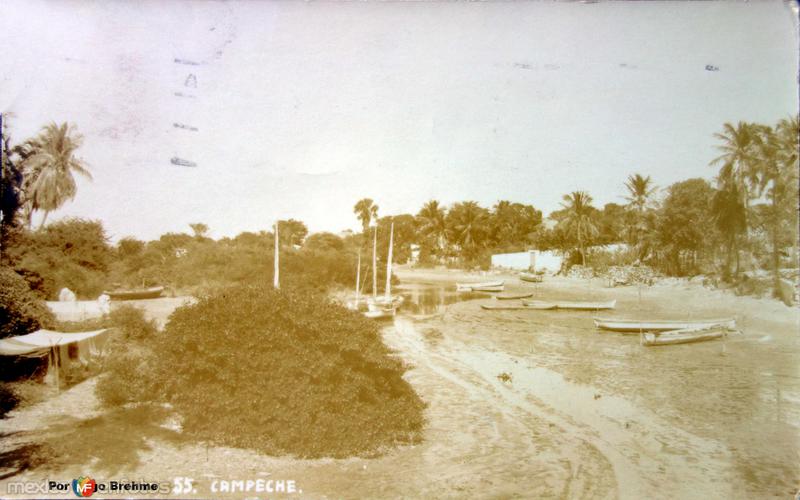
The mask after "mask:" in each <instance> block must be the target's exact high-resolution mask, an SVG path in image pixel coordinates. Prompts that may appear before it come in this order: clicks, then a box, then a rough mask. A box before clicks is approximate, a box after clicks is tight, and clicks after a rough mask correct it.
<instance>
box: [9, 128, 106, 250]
mask: <svg viewBox="0 0 800 500" xmlns="http://www.w3.org/2000/svg"><path fill="white" fill-rule="evenodd" d="M2 125H3V133H2V136H3V141H2V144H0V148H2V154H0V158H1V159H2V162H1V164H0V168H2V182H0V199H2V212H0V245H1V248H2V249H6V248H7V247H8V246H10V244H11V241H10V240H11V238H12V237H13V233H14V232H15V231H16V230H17V229H18V227H19V226H20V224H21V223H24V224H25V225H26V226H27V227H28V228H30V226H31V223H32V218H33V214H34V213H35V212H43V213H44V216H43V217H42V221H41V224H40V226H39V227H43V226H44V224H45V222H46V220H47V215H48V214H49V213H50V212H52V211H53V210H56V209H58V208H59V207H61V206H62V205H63V204H64V203H65V202H67V201H68V200H71V199H72V198H74V197H75V194H76V193H77V185H76V182H75V177H74V175H73V174H75V173H77V174H79V175H81V176H83V177H85V178H87V179H91V178H92V175H91V174H90V173H89V170H88V168H87V166H86V164H85V163H84V161H83V160H82V159H80V158H79V157H78V156H76V154H75V153H76V150H77V149H78V148H79V147H80V146H81V144H82V143H83V136H81V135H80V134H79V133H78V132H77V131H76V129H75V127H74V126H70V125H68V124H67V123H62V124H61V125H57V124H55V123H51V124H49V125H47V126H45V127H43V128H42V130H41V132H40V133H39V134H38V135H37V136H35V137H32V138H30V139H27V140H25V141H23V142H22V143H19V144H13V143H12V140H11V136H10V135H9V134H8V130H7V128H6V126H7V122H3V124H2ZM3 253H5V252H3Z"/></svg>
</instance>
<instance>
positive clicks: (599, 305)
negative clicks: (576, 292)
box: [522, 300, 617, 311]
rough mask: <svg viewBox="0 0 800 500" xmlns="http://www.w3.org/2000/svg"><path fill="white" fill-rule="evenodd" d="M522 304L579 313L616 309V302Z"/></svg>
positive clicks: (528, 301) (540, 302) (535, 301)
mask: <svg viewBox="0 0 800 500" xmlns="http://www.w3.org/2000/svg"><path fill="white" fill-rule="evenodd" d="M522 303H523V304H524V305H525V306H526V307H530V308H531V309H574V310H579V311H597V310H601V309H614V307H616V305H617V301H616V300H611V301H608V302H574V301H552V302H550V301H543V300H523V301H522Z"/></svg>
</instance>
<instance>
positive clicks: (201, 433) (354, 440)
mask: <svg viewBox="0 0 800 500" xmlns="http://www.w3.org/2000/svg"><path fill="white" fill-rule="evenodd" d="M150 345H151V346H152V351H151V355H150V356H149V357H148V358H147V359H145V360H141V359H140V360H139V361H136V360H131V362H130V363H129V364H128V366H127V367H126V368H124V370H122V371H120V372H119V373H115V372H113V371H112V372H111V373H110V374H109V380H113V379H115V378H116V379H118V380H120V379H123V378H124V379H125V380H127V383H128V384H129V385H130V387H129V388H128V390H127V393H129V394H137V395H139V397H140V398H144V399H148V400H160V401H167V402H170V403H172V404H173V405H174V407H175V408H176V410H177V411H178V412H179V413H180V414H181V416H182V417H183V419H184V429H185V432H186V433H187V434H189V435H191V436H193V437H194V438H196V439H200V440H208V441H211V442H214V443H218V444H222V445H229V446H237V447H243V448H253V449H256V450H259V451H262V452H265V453H273V454H284V453H288V454H296V455H299V456H305V457H319V456H334V457H343V456H349V455H355V454H368V453H374V452H376V451H379V450H380V449H381V448H382V447H384V446H387V445H391V444H395V443H407V442H413V441H414V440H416V439H418V438H419V431H420V430H421V428H422V425H423V411H422V410H423V407H424V404H423V402H422V401H421V400H420V398H419V397H418V396H417V394H416V393H415V392H414V390H413V389H412V388H411V386H410V385H409V384H408V383H407V382H406V381H405V380H404V379H403V378H402V376H403V373H404V372H405V367H404V365H403V363H402V362H401V361H399V360H398V359H396V358H394V357H393V356H392V355H391V353H390V351H389V350H388V348H387V347H386V346H385V345H384V344H383V342H382V340H381V336H380V333H379V331H378V327H377V326H376V324H375V323H374V322H371V321H369V320H366V319H365V318H363V317H362V316H360V315H359V314H356V313H353V312H351V311H348V310H346V309H344V308H342V307H340V306H337V305H335V304H333V303H331V302H329V301H328V300H327V299H325V298H324V297H323V296H320V295H312V294H300V293H298V292H292V291H285V290H280V291H276V290H273V289H271V288H268V287H259V286H239V287H235V288H229V289H226V290H224V291H220V292H218V293H217V294H216V295H213V296H211V297H208V298H205V299H202V300H201V301H200V302H198V303H197V304H195V305H191V306H187V307H183V308H181V309H178V310H177V311H176V312H175V313H174V314H173V316H172V317H171V319H170V322H169V324H168V325H167V328H166V330H165V332H163V334H159V335H155V336H154V337H153V338H152V340H151V342H150ZM134 374H135V375H136V376H134ZM137 376H138V378H137ZM109 384H111V382H109ZM105 388H106V387H105V386H98V390H100V391H102V390H104V389H105ZM115 389H116V390H119V387H115ZM100 396H101V398H103V397H104V396H103V394H102V393H101V394H100ZM105 399H106V401H109V400H113V399H114V398H105ZM122 399H125V398H122Z"/></svg>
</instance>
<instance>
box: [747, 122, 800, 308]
mask: <svg viewBox="0 0 800 500" xmlns="http://www.w3.org/2000/svg"><path fill="white" fill-rule="evenodd" d="M798 134H800V126H798V120H797V117H796V116H795V117H792V118H789V119H783V120H781V121H780V122H778V124H777V126H776V127H775V129H772V128H771V127H762V128H761V136H762V140H761V142H760V144H759V145H760V149H759V152H760V154H761V157H760V160H761V163H760V169H759V172H758V177H759V184H758V192H757V195H758V196H764V195H766V198H767V199H768V200H769V205H768V208H767V210H766V218H765V223H766V224H765V226H766V229H767V232H768V233H769V235H770V240H771V246H772V272H773V277H774V286H775V291H776V293H777V290H778V287H779V279H780V271H779V268H780V249H781V246H782V245H783V244H785V240H786V238H785V237H783V238H782V236H783V235H784V234H786V233H794V232H795V230H796V228H797V222H796V221H797V196H798V194H797V193H798V182H797V181H798ZM787 222H788V224H787ZM793 240H794V239H792V241H793Z"/></svg>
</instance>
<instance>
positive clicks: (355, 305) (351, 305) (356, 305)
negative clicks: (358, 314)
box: [347, 250, 361, 311]
mask: <svg viewBox="0 0 800 500" xmlns="http://www.w3.org/2000/svg"><path fill="white" fill-rule="evenodd" d="M347 308H348V309H351V310H353V311H359V310H361V251H360V250H359V252H358V268H357V269H356V294H355V299H353V300H350V301H348V302H347Z"/></svg>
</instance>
